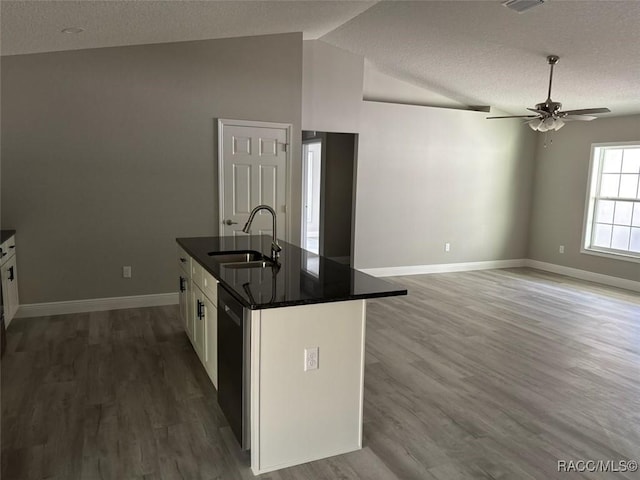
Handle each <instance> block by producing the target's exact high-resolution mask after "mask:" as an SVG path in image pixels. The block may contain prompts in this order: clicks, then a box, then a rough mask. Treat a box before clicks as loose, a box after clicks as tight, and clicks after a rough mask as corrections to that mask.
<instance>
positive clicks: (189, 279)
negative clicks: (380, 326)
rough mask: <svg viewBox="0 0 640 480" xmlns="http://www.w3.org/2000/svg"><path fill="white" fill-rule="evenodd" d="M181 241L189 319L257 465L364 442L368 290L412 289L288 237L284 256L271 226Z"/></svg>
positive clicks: (286, 462)
mask: <svg viewBox="0 0 640 480" xmlns="http://www.w3.org/2000/svg"><path fill="white" fill-rule="evenodd" d="M177 241H178V245H179V249H178V257H179V264H180V265H181V266H182V267H181V270H180V276H181V279H180V288H181V293H180V296H181V299H180V311H181V313H182V315H184V322H185V329H186V331H187V334H188V335H189V338H190V339H191V342H192V343H193V345H194V349H195V351H196V352H197V354H198V356H199V357H200V360H201V361H202V363H203V364H204V365H205V368H206V369H207V373H209V376H210V378H211V380H212V381H213V383H214V385H216V388H218V383H217V380H218V378H219V379H220V383H219V389H218V401H219V403H220V405H221V408H222V410H223V412H225V415H227V412H229V416H227V418H228V420H229V422H230V425H231V426H232V429H233V427H234V426H235V427H236V428H235V431H234V434H235V435H236V438H238V440H239V444H240V445H241V446H243V448H249V449H250V454H251V470H252V471H253V473H254V474H256V475H258V474H261V473H266V472H270V471H273V470H279V469H281V468H286V467H290V466H293V465H299V464H302V463H306V462H310V461H313V460H319V459H322V458H327V457H331V456H334V455H339V454H343V453H347V452H352V451H354V450H358V449H360V448H362V424H363V418H362V415H363V392H364V352H365V324H366V299H367V298H377V297H386V296H394V295H406V293H407V291H406V290H405V289H403V288H400V287H398V286H397V285H393V284H390V283H388V282H385V281H382V280H379V279H376V278H373V277H370V276H368V275H365V274H363V273H362V272H358V271H356V270H353V269H351V268H350V267H349V266H347V265H342V264H339V263H336V262H333V261H331V260H329V259H326V258H323V257H319V256H317V255H314V254H312V253H310V252H307V251H305V250H302V249H300V248H299V247H296V246H294V245H291V244H288V243H286V242H280V245H281V247H282V251H281V252H280V256H279V258H278V259H277V261H275V262H274V261H273V260H270V259H269V254H268V253H267V255H265V254H264V253H263V252H270V248H271V237H268V236H245V237H196V238H180V239H178V240H177ZM245 256H246V260H241V259H242V258H244V257H245ZM256 258H258V259H259V260H257V261H256ZM224 259H226V260H224ZM225 262H227V263H225ZM243 262H245V264H242V263H243ZM239 263H240V264H242V265H240V264H239ZM217 285H219V286H220V292H219V297H220V301H219V305H220V306H219V308H220V312H219V317H218V315H217V313H218V312H217V311H216V301H217V300H218V295H217V294H216V289H215V287H216V286H217ZM230 299H234V301H237V306H235V307H231V305H232V304H231V303H229V301H230ZM238 310H241V313H240V312H239V311H238ZM230 311H231V312H235V313H234V314H233V318H235V319H236V320H233V319H231V320H230V318H231V314H230V313H228V312H230ZM234 322H235V323H234ZM232 324H235V325H238V326H237V328H238V329H239V330H235V328H236V327H233V326H232V327H231V328H232V329H234V330H233V331H234V332H235V333H234V334H233V335H231V334H229V333H228V332H229V330H228V328H229V325H232ZM216 326H217V327H218V328H217V329H218V334H219V337H218V338H216V337H215V332H216ZM240 332H241V333H240ZM237 338H241V340H240V341H238V343H231V342H232V341H234V342H235V340H234V339H237ZM217 342H220V343H219V345H218V348H217V349H216V344H217ZM235 345H237V348H238V355H237V356H236V355H235V353H234V352H235V350H234V349H235V348H236V347H235ZM218 353H219V354H220V358H219V359H218V360H219V364H218V363H216V355H217V354H218ZM234 358H236V360H234ZM237 358H240V360H239V361H238V360H237ZM231 362H237V363H231ZM230 366H231V368H230ZM218 369H219V372H218ZM240 370H241V371H242V376H241V377H242V381H241V382H239V381H238V382H237V383H233V385H232V386H233V388H231V387H229V385H230V383H228V382H229V381H230V379H233V378H235V379H237V378H238V377H237V376H236V377H233V376H229V375H231V374H230V373H229V372H238V371H240ZM218 373H219V375H218ZM240 383H242V386H241V387H238V385H239V384H240ZM225 388H226V389H227V390H225ZM237 391H242V395H241V396H240V395H238V396H230V395H229V393H228V392H231V393H233V392H237ZM229 398H232V399H235V398H238V403H237V404H236V403H235V400H232V401H231V402H230V403H229V401H228V399H229ZM229 404H230V405H231V406H232V407H233V408H230V409H229V408H228V407H229ZM236 407H237V408H236ZM239 411H242V414H241V417H242V421H241V422H239V421H238V418H239V414H238V412H239ZM240 425H241V426H240ZM247 427H248V428H247ZM236 432H242V433H236Z"/></svg>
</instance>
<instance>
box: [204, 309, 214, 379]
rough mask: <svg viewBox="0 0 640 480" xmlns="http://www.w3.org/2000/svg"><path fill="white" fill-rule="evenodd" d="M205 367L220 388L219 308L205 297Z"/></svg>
mask: <svg viewBox="0 0 640 480" xmlns="http://www.w3.org/2000/svg"><path fill="white" fill-rule="evenodd" d="M204 317H205V318H204V320H205V322H204V358H203V362H204V367H205V369H206V370H207V374H208V375H209V378H210V379H211V381H212V382H213V386H214V387H216V389H217V388H218V309H217V308H216V305H215V304H214V303H213V302H212V301H211V300H210V299H209V298H207V297H204Z"/></svg>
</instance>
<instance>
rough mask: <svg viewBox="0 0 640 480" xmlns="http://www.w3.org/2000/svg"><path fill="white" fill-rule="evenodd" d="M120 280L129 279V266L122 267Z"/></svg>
mask: <svg viewBox="0 0 640 480" xmlns="http://www.w3.org/2000/svg"><path fill="white" fill-rule="evenodd" d="M122 278H131V266H130V265H125V266H124V267H122Z"/></svg>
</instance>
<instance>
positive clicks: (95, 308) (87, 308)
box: [16, 293, 178, 318]
mask: <svg viewBox="0 0 640 480" xmlns="http://www.w3.org/2000/svg"><path fill="white" fill-rule="evenodd" d="M177 303H178V294H177V293H158V294H155V295H136V296H132V297H111V298H91V299H88V300H70V301H68V302H50V303H31V304H25V305H20V307H18V312H17V313H16V318H25V317H46V316H49V315H64V314H67V313H83V312H101V311H104V310H119V309H122V308H141V307H158V306H162V305H174V304H177Z"/></svg>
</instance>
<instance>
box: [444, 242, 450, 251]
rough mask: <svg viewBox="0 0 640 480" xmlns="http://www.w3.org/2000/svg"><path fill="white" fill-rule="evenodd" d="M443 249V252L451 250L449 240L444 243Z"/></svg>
mask: <svg viewBox="0 0 640 480" xmlns="http://www.w3.org/2000/svg"><path fill="white" fill-rule="evenodd" d="M444 251H445V252H449V251H451V244H450V243H449V242H447V243H445V244H444Z"/></svg>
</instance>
